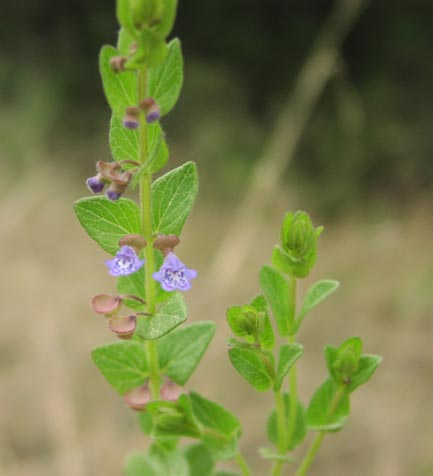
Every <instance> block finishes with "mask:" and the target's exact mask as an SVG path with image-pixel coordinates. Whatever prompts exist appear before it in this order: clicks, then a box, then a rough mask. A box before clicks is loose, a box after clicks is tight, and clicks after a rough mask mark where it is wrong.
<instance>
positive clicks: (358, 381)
mask: <svg viewBox="0 0 433 476" xmlns="http://www.w3.org/2000/svg"><path fill="white" fill-rule="evenodd" d="M381 362H382V357H380V356H379V355H371V354H364V355H363V356H362V357H361V359H360V360H359V366H358V370H357V371H356V373H355V374H353V375H352V376H351V378H350V383H349V384H348V385H347V387H346V391H347V392H348V393H351V392H353V391H354V390H356V389H357V388H358V387H359V386H360V385H362V384H364V383H366V382H367V381H368V380H370V378H371V377H372V376H373V374H374V372H375V371H376V369H377V367H378V366H379V364H380V363H381Z"/></svg>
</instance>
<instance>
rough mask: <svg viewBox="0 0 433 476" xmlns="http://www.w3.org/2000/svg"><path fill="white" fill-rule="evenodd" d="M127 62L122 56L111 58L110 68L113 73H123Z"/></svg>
mask: <svg viewBox="0 0 433 476" xmlns="http://www.w3.org/2000/svg"><path fill="white" fill-rule="evenodd" d="M126 62H127V58H125V57H124V56H113V57H112V58H111V59H110V68H111V69H112V71H113V72H115V73H120V72H122V71H125V63H126Z"/></svg>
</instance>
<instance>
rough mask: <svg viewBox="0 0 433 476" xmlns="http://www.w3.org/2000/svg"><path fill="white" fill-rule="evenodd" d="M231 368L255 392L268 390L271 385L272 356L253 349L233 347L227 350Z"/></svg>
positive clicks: (272, 376)
mask: <svg viewBox="0 0 433 476" xmlns="http://www.w3.org/2000/svg"><path fill="white" fill-rule="evenodd" d="M229 358H230V361H231V363H232V365H233V367H234V368H235V369H236V370H237V371H238V372H239V373H240V374H241V375H242V377H244V379H245V380H246V381H247V382H248V383H249V384H250V385H252V386H253V387H254V388H255V389H256V390H259V391H264V390H268V389H269V388H270V387H271V386H272V384H273V378H274V375H273V372H274V370H273V365H274V363H273V361H272V354H265V353H264V352H263V351H260V350H258V349H256V348H254V347H234V348H232V349H229Z"/></svg>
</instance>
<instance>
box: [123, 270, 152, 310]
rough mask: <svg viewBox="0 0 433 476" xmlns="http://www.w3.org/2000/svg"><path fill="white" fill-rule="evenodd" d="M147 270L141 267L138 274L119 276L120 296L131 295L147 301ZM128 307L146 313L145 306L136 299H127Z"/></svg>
mask: <svg viewBox="0 0 433 476" xmlns="http://www.w3.org/2000/svg"><path fill="white" fill-rule="evenodd" d="M144 282H145V269H144V266H143V267H141V268H140V269H139V270H138V271H137V272H135V273H132V274H129V275H128V276H119V278H118V279H117V288H116V289H117V292H118V293H119V294H125V295H128V294H131V295H132V296H137V297H139V298H141V299H143V300H145V299H146V294H145V286H144ZM124 302H125V304H126V306H128V307H130V308H131V309H135V310H137V311H144V305H143V304H141V303H140V302H139V301H136V300H135V299H125V301H124Z"/></svg>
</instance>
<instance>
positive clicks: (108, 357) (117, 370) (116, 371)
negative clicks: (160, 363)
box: [92, 341, 149, 395]
mask: <svg viewBox="0 0 433 476" xmlns="http://www.w3.org/2000/svg"><path fill="white" fill-rule="evenodd" d="M92 358H93V360H94V362H95V364H96V365H97V366H98V368H99V370H100V371H101V372H102V374H103V375H104V377H105V378H106V379H107V381H108V383H109V384H110V385H112V386H113V387H114V388H115V389H116V390H117V391H118V392H119V393H120V394H122V395H123V394H124V393H126V392H127V391H128V390H131V389H133V388H136V387H139V386H140V385H143V383H144V381H145V380H146V378H147V376H148V374H149V372H148V366H147V356H146V349H145V348H144V346H143V345H141V344H138V343H137V342H133V341H121V342H114V343H111V344H106V345H102V346H100V347H96V349H94V350H93V351H92Z"/></svg>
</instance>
